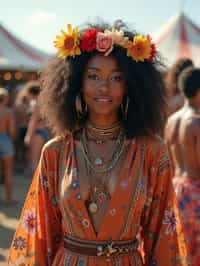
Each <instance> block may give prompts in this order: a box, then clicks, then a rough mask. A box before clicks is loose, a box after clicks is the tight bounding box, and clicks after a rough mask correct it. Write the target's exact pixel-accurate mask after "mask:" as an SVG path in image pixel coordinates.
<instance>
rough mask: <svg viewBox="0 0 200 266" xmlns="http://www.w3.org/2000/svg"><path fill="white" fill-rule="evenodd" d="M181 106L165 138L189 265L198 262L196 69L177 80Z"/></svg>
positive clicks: (199, 103)
mask: <svg viewBox="0 0 200 266" xmlns="http://www.w3.org/2000/svg"><path fill="white" fill-rule="evenodd" d="M178 84H179V88H180V89H181V90H182V91H183V93H184V95H185V104H184V106H183V107H182V108H181V109H180V110H179V111H177V112H176V113H174V114H173V115H171V116H170V117H169V118H168V121H167V125H166V128H165V137H166V140H167V142H168V143H169V146H170V149H171V153H172V157H173V161H174V167H175V177H174V179H173V182H174V186H175V189H176V193H177V197H178V201H179V207H180V211H181V215H182V221H183V224H184V230H185V235H186V236H187V238H186V242H187V245H188V250H189V253H190V255H191V265H192V266H198V265H199V262H200V248H199V247H200V68H192V67H190V68H187V69H185V70H184V71H183V72H182V73H181V75H180V77H179V81H178Z"/></svg>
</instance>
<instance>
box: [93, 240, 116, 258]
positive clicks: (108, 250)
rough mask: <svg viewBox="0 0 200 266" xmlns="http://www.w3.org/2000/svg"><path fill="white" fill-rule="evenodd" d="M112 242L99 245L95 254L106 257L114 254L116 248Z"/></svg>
mask: <svg viewBox="0 0 200 266" xmlns="http://www.w3.org/2000/svg"><path fill="white" fill-rule="evenodd" d="M113 245H114V243H113V242H111V243H108V244H106V245H101V246H98V247H97V256H98V257H101V256H106V257H110V256H112V255H114V254H115V253H116V252H118V248H116V247H113Z"/></svg>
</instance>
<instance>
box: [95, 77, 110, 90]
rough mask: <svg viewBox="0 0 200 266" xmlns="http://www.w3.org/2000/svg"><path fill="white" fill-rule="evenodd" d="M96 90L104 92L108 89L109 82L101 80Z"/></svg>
mask: <svg viewBox="0 0 200 266" xmlns="http://www.w3.org/2000/svg"><path fill="white" fill-rule="evenodd" d="M97 88H98V89H100V90H102V91H106V90H107V89H108V88H109V81H108V80H107V79H106V80H102V81H101V82H100V83H99V84H98V86H97Z"/></svg>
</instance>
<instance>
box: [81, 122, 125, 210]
mask: <svg viewBox="0 0 200 266" xmlns="http://www.w3.org/2000/svg"><path fill="white" fill-rule="evenodd" d="M115 139H116V141H115V143H114V146H113V148H112V151H111V152H110V154H108V152H107V154H106V152H104V154H101V156H96V154H95V151H94V150H93V151H91V150H89V147H88V142H89V141H94V142H95V143H96V144H97V145H101V144H104V145H105V144H106V142H108V140H115ZM80 141H81V147H82V154H83V157H84V160H85V164H86V169H87V174H88V176H89V178H90V199H89V202H88V209H89V211H90V212H91V213H93V214H95V213H97V212H98V210H99V207H100V206H101V205H102V203H103V202H104V201H105V200H108V199H110V193H109V191H108V181H109V177H110V176H111V175H112V170H113V169H114V167H115V166H116V164H117V162H118V161H119V159H120V157H121V155H122V153H123V150H124V141H125V133H124V131H123V130H122V128H121V126H120V124H119V123H117V124H114V125H113V126H111V127H107V128H98V127H96V126H94V125H93V124H91V123H88V125H87V127H86V129H83V131H82V134H81V138H80ZM105 154H106V155H107V156H105ZM108 155H109V156H108Z"/></svg>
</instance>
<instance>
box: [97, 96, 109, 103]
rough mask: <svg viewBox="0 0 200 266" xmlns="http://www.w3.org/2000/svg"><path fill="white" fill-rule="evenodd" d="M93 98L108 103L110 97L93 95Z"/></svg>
mask: <svg viewBox="0 0 200 266" xmlns="http://www.w3.org/2000/svg"><path fill="white" fill-rule="evenodd" d="M94 100H95V101H96V102H100V103H110V102H112V99H111V98H110V97H95V98H94Z"/></svg>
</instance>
